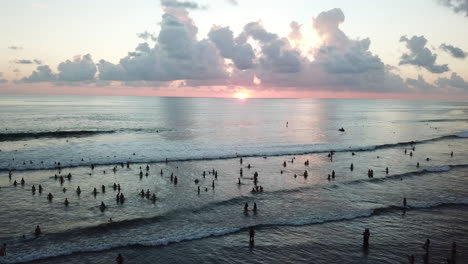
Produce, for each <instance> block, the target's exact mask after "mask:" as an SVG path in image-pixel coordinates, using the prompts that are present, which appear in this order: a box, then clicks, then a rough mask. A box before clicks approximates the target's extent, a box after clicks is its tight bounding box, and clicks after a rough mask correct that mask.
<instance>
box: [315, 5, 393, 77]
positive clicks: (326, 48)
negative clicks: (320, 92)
mask: <svg viewBox="0 0 468 264" xmlns="http://www.w3.org/2000/svg"><path fill="white" fill-rule="evenodd" d="M344 19H345V16H344V14H343V12H342V11H341V9H337V8H335V9H332V10H330V11H326V12H322V13H320V14H319V15H318V16H317V18H316V19H314V28H315V30H316V31H317V33H318V34H319V36H320V37H321V38H322V40H323V41H324V45H322V46H321V47H320V48H319V49H318V50H317V51H316V54H315V60H316V62H317V63H320V64H321V65H322V66H323V67H324V69H325V70H326V71H327V72H329V73H364V72H369V71H384V69H385V65H384V63H383V62H382V61H381V60H380V58H379V57H378V56H376V55H373V54H372V53H371V52H370V51H369V47H370V44H371V41H370V39H369V38H365V39H362V40H352V39H350V38H349V37H348V36H346V34H345V33H344V32H343V31H342V30H341V29H340V28H339V25H340V24H341V23H343V22H344Z"/></svg>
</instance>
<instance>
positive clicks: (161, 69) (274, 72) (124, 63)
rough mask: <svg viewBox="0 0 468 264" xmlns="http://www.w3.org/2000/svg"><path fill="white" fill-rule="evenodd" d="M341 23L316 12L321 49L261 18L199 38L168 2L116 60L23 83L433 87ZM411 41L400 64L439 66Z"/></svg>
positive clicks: (85, 59) (85, 60) (337, 16)
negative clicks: (399, 69)
mask: <svg viewBox="0 0 468 264" xmlns="http://www.w3.org/2000/svg"><path fill="white" fill-rule="evenodd" d="M177 3H185V2H177ZM344 21H345V16H344V14H343V12H342V10H341V9H331V10H328V11H325V12H321V13H320V14H318V15H317V17H315V18H314V19H313V28H314V30H315V31H316V32H317V35H318V38H320V41H318V42H317V43H320V45H319V46H309V47H307V46H304V45H297V44H298V43H301V44H303V43H302V42H301V40H302V32H301V24H300V23H299V22H292V23H290V27H291V33H290V34H289V35H288V36H286V37H283V36H280V35H278V34H275V33H273V32H270V31H268V30H267V29H265V27H264V26H263V25H262V23H261V22H260V21H253V22H250V23H247V24H246V25H245V26H244V27H243V29H242V31H241V32H238V34H237V35H236V34H235V33H234V32H233V31H232V30H231V28H230V27H228V26H213V27H212V28H211V30H210V31H209V33H208V35H207V36H206V37H205V38H203V37H201V38H200V37H199V36H198V28H197V26H196V25H195V22H194V21H193V20H192V18H191V17H190V16H189V13H188V11H187V10H186V9H185V8H183V7H182V6H181V7H177V8H175V7H174V5H173V6H171V7H167V8H164V13H163V15H162V19H161V23H160V24H159V26H160V30H159V32H158V34H157V35H155V34H150V33H148V32H143V33H141V34H138V35H139V36H140V38H142V39H143V40H146V41H142V42H141V43H140V44H138V45H137V46H136V48H135V49H134V50H131V51H129V52H128V53H127V54H126V55H123V57H122V58H121V59H120V60H118V61H116V62H110V61H107V60H103V59H101V60H99V62H98V63H94V61H93V59H92V57H91V55H90V54H87V55H84V56H77V57H75V58H74V59H72V60H67V61H65V62H62V63H60V64H59V66H58V68H57V73H53V72H52V71H51V69H50V67H49V66H48V65H43V66H40V67H37V69H36V70H35V71H34V72H33V73H32V74H31V76H29V77H26V78H23V79H22V80H21V81H22V82H44V81H49V82H54V83H56V84H60V83H63V82H67V83H70V82H71V83H72V84H73V83H75V84H79V83H80V82H96V83H97V82H101V83H110V82H111V81H117V82H121V83H122V85H124V86H131V87H170V88H171V89H174V90H176V89H182V88H184V87H192V88H193V87H199V89H200V90H203V89H205V88H206V87H238V86H242V87H245V88H247V89H258V90H261V89H269V90H273V89H281V90H286V89H295V90H304V91H351V92H356V91H365V92H413V91H415V90H417V89H408V86H409V87H411V88H414V87H417V88H418V89H420V90H421V89H423V87H424V86H425V85H426V88H431V86H429V84H427V83H426V82H425V80H424V79H423V78H422V77H421V78H418V79H410V78H409V79H407V80H406V81H405V80H403V79H402V78H401V77H400V76H399V75H398V74H397V73H395V72H396V71H395V69H396V68H395V67H392V66H389V65H385V63H383V62H382V60H381V59H380V57H379V56H377V55H376V54H373V53H372V52H371V51H370V45H371V43H372V42H371V40H370V39H369V38H360V39H354V38H350V37H349V36H347V35H346V34H345V32H343V31H342V30H341V28H340V26H341V24H342V23H344ZM413 38H414V37H413ZM413 38H412V39H411V40H410V39H407V38H406V37H403V39H404V40H403V41H405V42H407V46H408V47H409V49H410V52H409V54H406V56H407V57H408V58H407V59H408V61H405V63H408V64H409V62H412V63H413V61H414V63H416V62H418V63H419V62H420V61H423V62H426V63H424V64H423V63H419V64H421V65H425V67H427V68H429V69H431V70H433V71H436V69H437V68H438V67H443V65H437V64H435V58H436V55H435V54H432V53H431V52H430V51H429V50H428V49H427V48H426V47H425V45H426V42H427V41H426V40H425V39H424V38H423V37H420V38H422V39H418V37H416V38H417V39H416V40H415V41H413ZM150 39H151V41H150ZM418 40H419V42H418ZM421 40H422V41H421ZM413 42H416V43H413ZM421 42H422V43H421ZM416 44H419V46H418V45H416ZM425 49H427V51H428V52H429V56H427V55H428V54H425V52H426V50H425ZM421 54H422V55H425V56H426V57H429V60H427V58H426V57H424V56H422V55H421ZM421 56H422V58H426V60H422V59H421ZM410 59H411V60H410ZM427 61H429V62H427ZM403 64H404V63H403ZM418 66H420V65H418ZM421 67H422V66H421ZM445 67H447V66H446V65H445ZM447 68H448V67H447ZM447 70H448V69H447ZM441 82H442V83H444V82H445V83H447V81H444V80H441ZM446 85H448V84H446ZM437 87H438V86H437Z"/></svg>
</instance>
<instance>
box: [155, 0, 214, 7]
mask: <svg viewBox="0 0 468 264" xmlns="http://www.w3.org/2000/svg"><path fill="white" fill-rule="evenodd" d="M161 5H162V6H164V7H172V8H184V9H206V7H204V6H200V5H199V4H197V3H195V2H191V1H178V0H161Z"/></svg>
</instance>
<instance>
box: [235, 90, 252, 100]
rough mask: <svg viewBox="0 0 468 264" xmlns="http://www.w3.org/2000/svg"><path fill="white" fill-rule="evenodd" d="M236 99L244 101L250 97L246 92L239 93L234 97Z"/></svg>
mask: <svg viewBox="0 0 468 264" xmlns="http://www.w3.org/2000/svg"><path fill="white" fill-rule="evenodd" d="M233 97H234V98H237V99H240V100H244V99H246V98H249V95H248V94H247V93H246V92H237V93H235V94H234V95H233Z"/></svg>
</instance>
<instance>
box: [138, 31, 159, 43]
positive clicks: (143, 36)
mask: <svg viewBox="0 0 468 264" xmlns="http://www.w3.org/2000/svg"><path fill="white" fill-rule="evenodd" d="M137 37H139V38H141V39H143V40H153V41H156V39H157V38H156V37H155V36H154V35H153V34H152V33H150V32H148V31H145V32H142V33H138V34H137Z"/></svg>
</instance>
